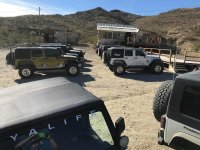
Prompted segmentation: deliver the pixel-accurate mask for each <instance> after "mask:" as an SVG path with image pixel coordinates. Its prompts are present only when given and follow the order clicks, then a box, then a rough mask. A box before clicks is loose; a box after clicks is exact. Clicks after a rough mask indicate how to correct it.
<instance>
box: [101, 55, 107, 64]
mask: <svg viewBox="0 0 200 150" xmlns="http://www.w3.org/2000/svg"><path fill="white" fill-rule="evenodd" d="M106 58H107V57H106V52H103V53H102V62H103V63H104V64H105V63H106Z"/></svg>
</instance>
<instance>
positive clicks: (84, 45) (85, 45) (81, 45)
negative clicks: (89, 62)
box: [73, 43, 90, 47]
mask: <svg viewBox="0 0 200 150" xmlns="http://www.w3.org/2000/svg"><path fill="white" fill-rule="evenodd" d="M73 46H79V47H90V45H89V44H84V43H79V44H74V45H73Z"/></svg>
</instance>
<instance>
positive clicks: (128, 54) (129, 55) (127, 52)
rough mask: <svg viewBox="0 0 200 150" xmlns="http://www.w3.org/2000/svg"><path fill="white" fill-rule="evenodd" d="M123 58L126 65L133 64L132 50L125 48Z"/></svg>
mask: <svg viewBox="0 0 200 150" xmlns="http://www.w3.org/2000/svg"><path fill="white" fill-rule="evenodd" d="M124 60H125V62H126V64H127V66H133V64H134V57H133V50H125V54H124Z"/></svg>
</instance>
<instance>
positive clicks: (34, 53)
mask: <svg viewBox="0 0 200 150" xmlns="http://www.w3.org/2000/svg"><path fill="white" fill-rule="evenodd" d="M32 57H42V50H40V49H35V50H32Z"/></svg>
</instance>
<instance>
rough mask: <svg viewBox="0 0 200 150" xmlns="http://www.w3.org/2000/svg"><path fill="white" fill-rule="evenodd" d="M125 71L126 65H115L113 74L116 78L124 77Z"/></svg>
mask: <svg viewBox="0 0 200 150" xmlns="http://www.w3.org/2000/svg"><path fill="white" fill-rule="evenodd" d="M125 71H126V69H125V65H124V64H115V65H114V66H113V72H114V74H115V75H116V76H119V75H123V74H124V73H125Z"/></svg>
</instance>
